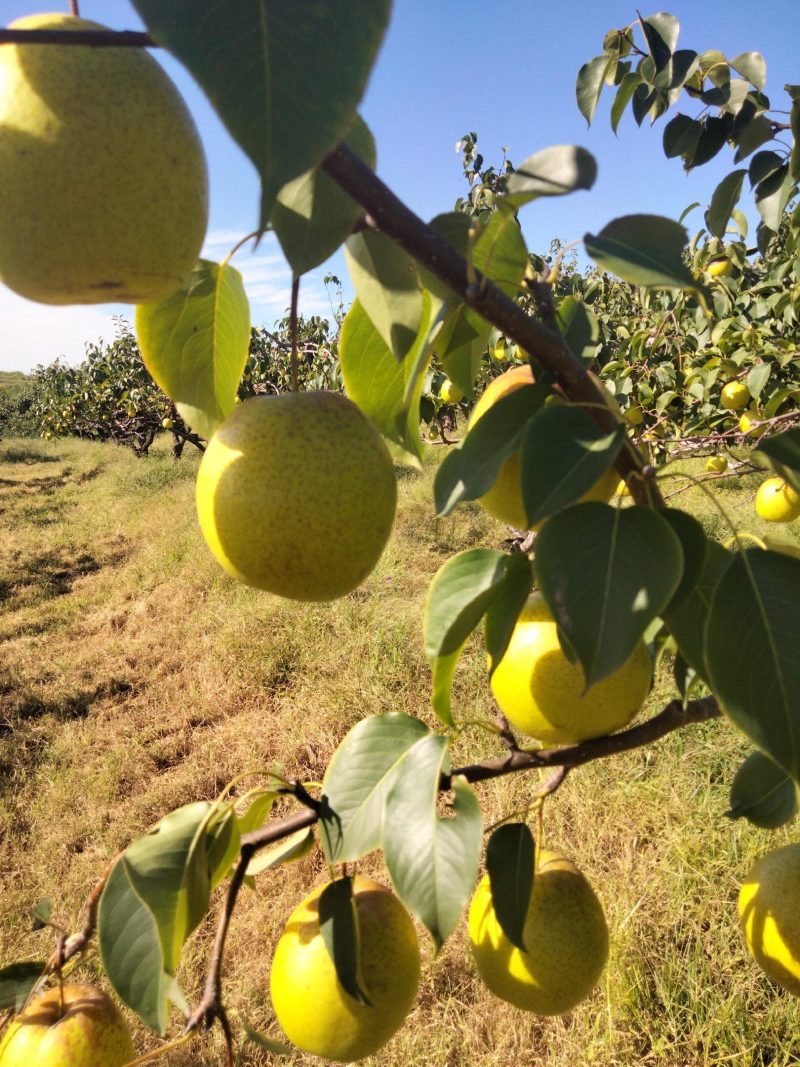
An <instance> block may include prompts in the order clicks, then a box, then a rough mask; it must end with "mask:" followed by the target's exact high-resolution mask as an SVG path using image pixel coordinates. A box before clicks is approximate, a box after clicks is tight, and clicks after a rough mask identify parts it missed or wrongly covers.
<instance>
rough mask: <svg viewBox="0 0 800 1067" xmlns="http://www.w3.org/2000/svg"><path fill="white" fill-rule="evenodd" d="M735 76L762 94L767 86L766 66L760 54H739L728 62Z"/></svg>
mask: <svg viewBox="0 0 800 1067" xmlns="http://www.w3.org/2000/svg"><path fill="white" fill-rule="evenodd" d="M730 64H731V66H732V67H733V69H734V70H735V71H736V73H737V74H741V75H742V77H743V78H747V80H748V81H749V82H750V84H751V85H753V86H755V88H756V89H760V90H761V91H762V92H763V90H764V86H765V85H766V84H767V64H766V61H765V59H764V57H763V56H762V55H761V53H760V52H741V53H740V54H739V55H738V56H734V58H733V59H732V60H731V61H730Z"/></svg>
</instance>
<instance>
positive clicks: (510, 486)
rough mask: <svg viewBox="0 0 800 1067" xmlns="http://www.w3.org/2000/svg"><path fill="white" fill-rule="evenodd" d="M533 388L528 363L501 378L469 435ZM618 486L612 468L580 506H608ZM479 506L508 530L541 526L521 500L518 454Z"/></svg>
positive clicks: (484, 397) (484, 396)
mask: <svg viewBox="0 0 800 1067" xmlns="http://www.w3.org/2000/svg"><path fill="white" fill-rule="evenodd" d="M533 384H534V377H533V371H532V369H531V366H530V364H529V363H523V364H522V365H521V366H519V367H512V368H511V370H507V371H506V372H505V373H504V374H500V375H499V376H498V377H497V378H495V379H494V380H493V381H492V382H490V383H489V385H487V387H486V389H485V390H484V391H483V393H481V395H480V397H479V398H478V401H477V403H476V404H475V407H474V408H473V409H472V415H471V416H470V420H469V428H468V431H467V432H469V429H471V428H472V427H473V426H474V425H475V424H476V423H477V422H478V420H479V419H480V418H481V416H482V415H484V414H485V413H486V412H487V411H488V410H489V408H490V407H492V405H493V404H496V403H497V401H498V400H500V399H501V398H502V397H504V396H508V394H509V393H513V392H515V391H516V390H517V389H521V388H522V387H523V386H525V385H533ZM618 484H619V475H618V474H617V472H616V471H615V470H614V468H613V467H612V468H610V469H609V470H607V471H606V473H605V474H604V475H603V477H602V478H601V479H600V480H599V481H598V482H597V484H596V485H594V486H592V488H591V489H590V490H588V492H586V493H584V495H583V496H582V497H581V498H580V501H578V503H582V502H584V501H588V500H599V501H601V502H602V503H607V502H608V501H609V500H610V499H611V497H612V496H613V495H614V493H615V492H616V489H617V485H618ZM478 503H479V504H480V505H481V507H482V508H483V509H484V511H486V512H488V513H489V514H490V515H491V516H492V518H495V519H498V520H499V521H500V522H505V523H508V525H509V526H513V527H515V528H516V529H518V530H525V529H538V528H539V526H540V525H541V524H540V523H537V524H535V525H534V526H529V525H528V518H527V515H526V514H525V504H524V502H523V499H522V472H521V465H520V456H519V452H515V453H514V454H513V455H511V456H509V457H508V459H507V460H506V461H505V462H504V463H503V465H502V466H501V468H500V471H499V472H498V475H497V478H496V480H495V483H494V485H493V486H492V487H491V489H489V491H488V492H487V493H484V495H483V496H481V497H478Z"/></svg>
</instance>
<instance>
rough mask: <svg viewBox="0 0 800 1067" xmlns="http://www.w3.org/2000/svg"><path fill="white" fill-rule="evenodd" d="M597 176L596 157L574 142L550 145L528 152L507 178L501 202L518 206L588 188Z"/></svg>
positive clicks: (503, 204)
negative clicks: (506, 187) (531, 153)
mask: <svg viewBox="0 0 800 1067" xmlns="http://www.w3.org/2000/svg"><path fill="white" fill-rule="evenodd" d="M596 180H597V161H596V160H595V158H594V156H593V155H592V154H591V152H587V151H586V149H585V148H579V147H578V146H576V145H553V146H552V147H551V148H545V149H543V150H542V151H541V152H536V153H534V155H532V156H528V158H527V159H526V160H524V161H523V162H522V163H521V164H520V165H519V167H517V169H516V170H515V171H514V173H513V174H512V175H511V176H510V178H509V179H508V191H507V193H506V195H505V196H504V197H503V198H502V200H501V201H500V205H501V206H508V207H511V208H514V209H516V208H520V207H522V206H523V205H524V204H529V203H530V202H531V201H532V200H538V199H539V197H542V196H563V195H564V194H565V193H574V192H576V191H577V190H578V189H591V188H592V186H593V185H594V183H595V181H596Z"/></svg>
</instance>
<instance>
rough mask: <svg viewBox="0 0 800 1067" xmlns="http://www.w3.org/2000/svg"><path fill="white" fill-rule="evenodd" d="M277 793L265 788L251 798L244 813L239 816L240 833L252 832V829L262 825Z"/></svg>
mask: <svg viewBox="0 0 800 1067" xmlns="http://www.w3.org/2000/svg"><path fill="white" fill-rule="evenodd" d="M279 795H280V794H279V793H272V792H270V791H269V790H267V791H265V792H264V793H262V794H260V796H257V797H256V798H255V799H254V800H253V802H252V804H251V805H250V806H249V807H248V809H247V811H246V812H245V813H244V815H240V816H239V833H240V835H241V834H249V833H252V832H253V830H258V829H260V828H261V827H262V826H263V825H264V823H265V822H266V821H267V818H268V816H269V813H270V812H271V811H272V805H273V804H274V803H275V801H276V800H277V799H278V797H279Z"/></svg>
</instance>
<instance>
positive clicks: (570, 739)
mask: <svg viewBox="0 0 800 1067" xmlns="http://www.w3.org/2000/svg"><path fill="white" fill-rule="evenodd" d="M650 677H651V666H650V656H649V654H648V652H647V647H646V645H645V643H644V642H643V641H641V642H639V644H638V645H637V646H636V648H635V650H634V652H633V654H632V655H631V657H630V659H629V660H628V661H627V662H626V663H623V665H622V666H621V667H619V668H618V669H617V670H616V671H614V673H613V674H611V675H609V676H608V677H607V678H603V679H602V681H599V682H596V683H595V684H594V685H593V686H592V687H591V688H590V689H588V690H586V688H585V686H586V683H585V680H584V675H583V668H582V667H581V665H580V663H577V662H576V663H570V661H569V660H568V659H567V657H566V656H565V654H564V652H563V650H562V648H561V644H560V642H559V640H558V627H557V626H556V621H555V619H554V618H553V616H552V615H551V613H550V609H549V608H548V606H547V604H546V603H545V601H544V598H543V597H542V596H541V594H539V593H534V594H533V595H532V596H531V597H529V599H528V602H527V604H526V605H525V607H524V608H523V610H522V613H521V614H520V616H519V619H518V620H517V623H516V626H515V627H514V631H513V633H512V635H511V640H510V642H509V645H508V648H507V649H506V651H505V654H504V656H503V658H502V659H501V660H500V662H499V664H498V665H497V668H496V670H495V671H494V673H493V674H492V680H491V688H492V693H493V694H494V698H495V700H496V701H497V703H498V704H499V705H500V709H501V711H502V712H503V714H504V715H505V716H506V718H507V719H508V721H509V722H510V723H511V725H512V726H515V727H516V728H517V729H518V730H521V731H522V732H523V733H525V734H528V735H530V736H531V737H535V738H536V739H537V740H539V741H542V742H544V743H545V744H553V745H568V744H572V743H574V742H576V741H585V740H587V739H588V738H590V737H602V736H604V735H605V734H610V733H613V731H614V730H619V729H621V728H622V727H623V726H627V724H628V723H629V722H630V721H631V719H632V718H633V716H634V715H635V714H636V712H637V711H638V710H639V708H640V707H641V706H642V704H643V703H644V699H645V697H646V696H647V694H648V692H649V691H650Z"/></svg>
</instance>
